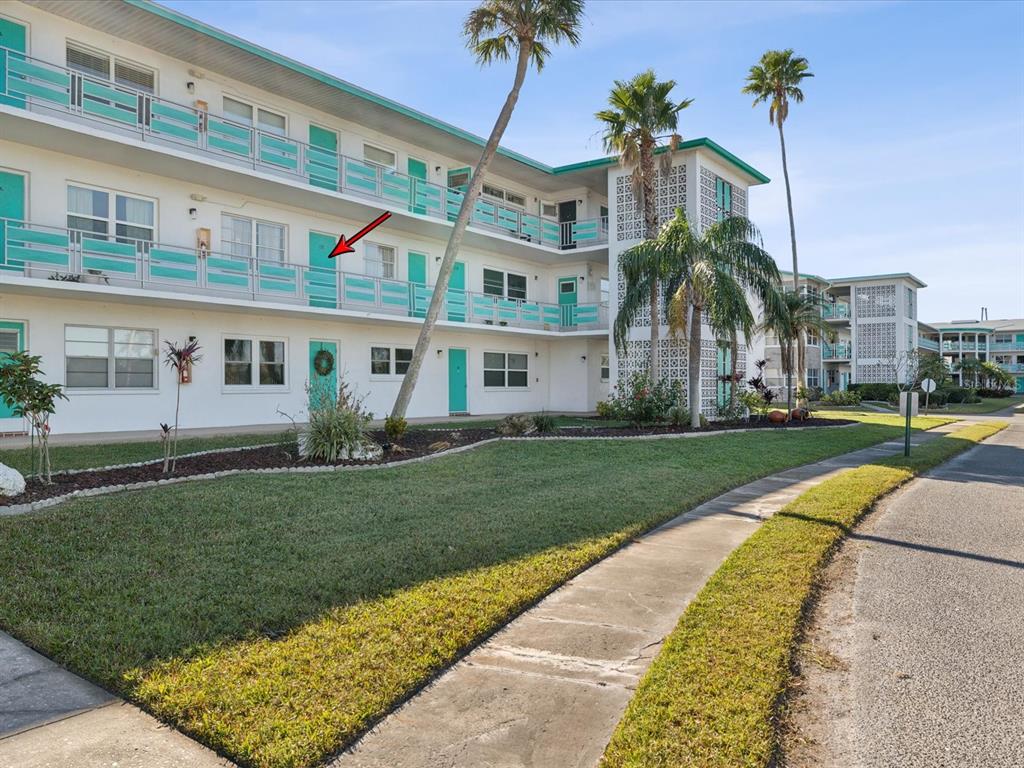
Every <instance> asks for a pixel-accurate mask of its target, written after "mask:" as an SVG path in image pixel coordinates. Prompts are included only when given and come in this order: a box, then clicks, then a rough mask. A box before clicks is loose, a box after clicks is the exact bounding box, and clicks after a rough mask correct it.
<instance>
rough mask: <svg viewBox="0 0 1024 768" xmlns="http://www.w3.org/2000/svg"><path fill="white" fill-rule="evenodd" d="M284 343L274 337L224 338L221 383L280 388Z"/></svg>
mask: <svg viewBox="0 0 1024 768" xmlns="http://www.w3.org/2000/svg"><path fill="white" fill-rule="evenodd" d="M285 362H286V361H285V343H284V342H283V341H279V340H277V339H261V338H258V337H248V336H242V337H238V336H236V337H232V338H225V339H224V386H226V387H283V386H285V384H286V376H285Z"/></svg>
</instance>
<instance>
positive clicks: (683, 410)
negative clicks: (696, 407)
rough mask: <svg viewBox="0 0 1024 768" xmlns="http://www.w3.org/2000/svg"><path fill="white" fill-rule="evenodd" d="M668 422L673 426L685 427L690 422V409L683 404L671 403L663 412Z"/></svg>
mask: <svg viewBox="0 0 1024 768" xmlns="http://www.w3.org/2000/svg"><path fill="white" fill-rule="evenodd" d="M665 418H666V419H668V423H669V424H671V425H672V426H673V427H686V426H689V424H690V409H689V408H687V407H686V406H685V405H673V406H672V407H671V408H669V409H668V413H667V414H665Z"/></svg>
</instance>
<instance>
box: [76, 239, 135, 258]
mask: <svg viewBox="0 0 1024 768" xmlns="http://www.w3.org/2000/svg"><path fill="white" fill-rule="evenodd" d="M82 250H83V251H85V252H87V253H102V254H106V255H108V256H125V257H127V258H130V259H132V260H133V261H134V260H135V246H134V245H132V244H131V243H118V242H115V241H113V240H93V239H92V238H90V237H83V238H82Z"/></svg>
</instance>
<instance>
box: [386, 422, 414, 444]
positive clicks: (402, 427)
mask: <svg viewBox="0 0 1024 768" xmlns="http://www.w3.org/2000/svg"><path fill="white" fill-rule="evenodd" d="M408 431H409V422H408V421H406V420H405V417H404V416H388V417H386V418H385V419H384V434H385V435H387V436H388V440H390V441H391V442H392V444H394V445H398V444H399V443H401V442H402V438H403V437H405V433H406V432H408Z"/></svg>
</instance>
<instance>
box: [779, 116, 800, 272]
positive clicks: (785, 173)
mask: <svg viewBox="0 0 1024 768" xmlns="http://www.w3.org/2000/svg"><path fill="white" fill-rule="evenodd" d="M778 125H779V144H780V145H781V147H782V177H783V178H784V179H785V181H786V208H788V209H789V243H790V245H791V246H792V248H793V290H794V291H799V290H800V268H799V266H798V264H797V260H796V223H795V221H794V220H793V195H792V193H791V192H790V189H789V163H788V162H787V161H786V136H785V134H784V133H783V132H782V120H781V119H780V120H779V121H778Z"/></svg>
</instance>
